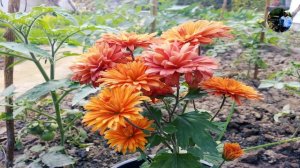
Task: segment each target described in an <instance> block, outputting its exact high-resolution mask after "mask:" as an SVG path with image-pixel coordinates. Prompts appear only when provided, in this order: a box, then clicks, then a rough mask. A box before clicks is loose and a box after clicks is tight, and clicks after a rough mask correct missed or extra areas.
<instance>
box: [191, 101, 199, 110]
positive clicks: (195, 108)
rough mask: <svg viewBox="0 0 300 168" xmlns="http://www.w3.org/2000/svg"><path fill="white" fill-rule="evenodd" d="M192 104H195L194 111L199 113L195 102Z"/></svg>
mask: <svg viewBox="0 0 300 168" xmlns="http://www.w3.org/2000/svg"><path fill="white" fill-rule="evenodd" d="M192 102H193V107H194V110H195V111H198V109H197V107H196V103H195V100H192Z"/></svg>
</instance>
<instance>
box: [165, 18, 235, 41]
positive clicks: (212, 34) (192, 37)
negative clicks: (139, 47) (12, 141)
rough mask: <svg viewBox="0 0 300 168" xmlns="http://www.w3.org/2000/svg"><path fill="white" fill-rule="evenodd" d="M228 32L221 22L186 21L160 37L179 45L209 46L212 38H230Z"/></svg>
mask: <svg viewBox="0 0 300 168" xmlns="http://www.w3.org/2000/svg"><path fill="white" fill-rule="evenodd" d="M229 30H230V28H229V27H227V26H225V25H223V24H222V23H221V22H215V21H207V20H199V21H196V22H193V21H188V22H185V23H183V24H181V25H179V26H177V27H173V28H171V29H169V30H167V31H166V32H164V33H163V34H162V35H161V37H162V38H164V39H166V40H168V41H170V42H173V41H178V42H180V43H181V44H185V43H191V44H192V45H198V44H210V43H212V39H213V38H220V37H232V36H231V34H230V33H229Z"/></svg>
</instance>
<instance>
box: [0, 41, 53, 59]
mask: <svg viewBox="0 0 300 168" xmlns="http://www.w3.org/2000/svg"><path fill="white" fill-rule="evenodd" d="M0 46H3V47H5V48H8V49H10V50H13V51H15V52H19V53H22V54H25V55H27V56H30V53H34V54H35V55H37V56H40V57H43V58H51V56H50V54H49V53H48V52H47V51H45V50H43V49H41V48H39V47H37V46H35V45H32V44H22V43H15V42H0Z"/></svg>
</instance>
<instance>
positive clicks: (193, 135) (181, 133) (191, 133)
mask: <svg viewBox="0 0 300 168" xmlns="http://www.w3.org/2000/svg"><path fill="white" fill-rule="evenodd" d="M209 118H210V115H209V114H208V113H206V112H196V111H195V112H189V113H185V114H182V115H179V116H177V118H176V119H175V120H174V121H173V124H174V125H175V126H176V128H177V132H176V133H175V135H176V138H177V141H178V145H179V146H181V147H182V148H184V149H186V148H187V147H188V146H189V142H190V139H191V140H192V141H193V142H194V143H195V144H196V145H197V146H198V147H199V148H200V149H201V150H202V151H204V152H208V153H218V151H217V149H216V146H217V144H216V143H215V141H214V139H213V138H212V136H211V135H210V132H209V131H214V132H219V131H220V130H219V129H218V128H217V126H215V125H214V124H213V123H212V122H210V121H209Z"/></svg>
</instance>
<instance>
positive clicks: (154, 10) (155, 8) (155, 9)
mask: <svg viewBox="0 0 300 168" xmlns="http://www.w3.org/2000/svg"><path fill="white" fill-rule="evenodd" d="M157 13H158V1H157V0H152V16H153V17H154V20H153V22H152V23H151V30H150V31H151V33H153V32H155V29H156V17H157Z"/></svg>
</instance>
